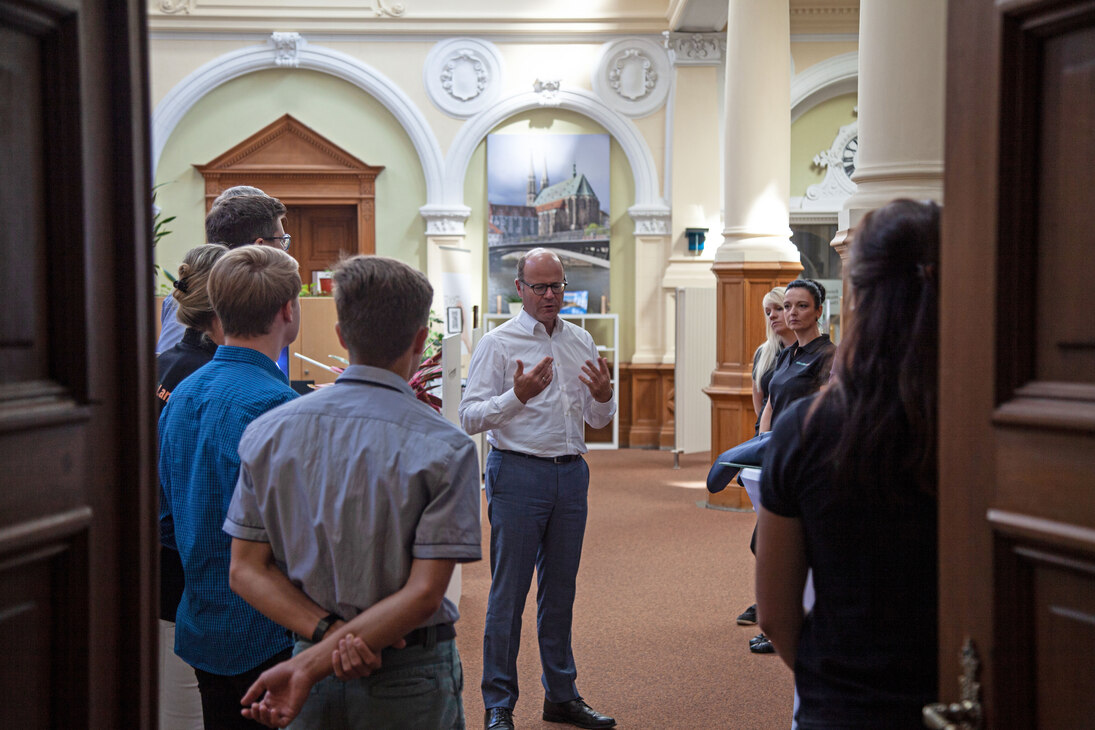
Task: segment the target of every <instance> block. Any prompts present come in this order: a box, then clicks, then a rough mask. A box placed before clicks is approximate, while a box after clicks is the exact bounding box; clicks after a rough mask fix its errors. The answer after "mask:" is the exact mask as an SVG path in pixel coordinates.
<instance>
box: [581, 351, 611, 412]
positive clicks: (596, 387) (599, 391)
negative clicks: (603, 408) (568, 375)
mask: <svg viewBox="0 0 1095 730" xmlns="http://www.w3.org/2000/svg"><path fill="white" fill-rule="evenodd" d="M582 372H583V373H585V377H584V378H583V377H582V376H581V375H579V376H578V380H581V381H582V382H583V383H585V385H586V387H587V388H589V392H590V395H592V396H593V399H594V400H595V401H597V402H598V403H607V402H608V401H609V400H610V399H611V398H612V378H611V377H610V376H609V372H608V361H607V360H605V359H604V358H603V357H599V358H597V364H596V365H594V364H593V363H592V362H591V361H589V360H586V364H585V365H583V366H582Z"/></svg>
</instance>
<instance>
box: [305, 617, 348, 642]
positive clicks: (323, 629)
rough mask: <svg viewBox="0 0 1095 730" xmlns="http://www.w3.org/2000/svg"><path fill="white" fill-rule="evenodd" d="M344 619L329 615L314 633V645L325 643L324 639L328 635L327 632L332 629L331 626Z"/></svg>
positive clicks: (317, 626) (322, 620) (320, 621)
mask: <svg viewBox="0 0 1095 730" xmlns="http://www.w3.org/2000/svg"><path fill="white" fill-rule="evenodd" d="M341 620H342V617H341V616H339V615H338V614H335V613H329V614H327V615H326V616H324V617H323V618H321V619H320V620H319V623H318V624H316V629H315V631H313V632H312V643H313V644H318V643H319V642H321V641H323V637H324V636H326V635H327V631H328V630H329V629H330V628H331V625H332V624H333V623H335V622H336V621H341Z"/></svg>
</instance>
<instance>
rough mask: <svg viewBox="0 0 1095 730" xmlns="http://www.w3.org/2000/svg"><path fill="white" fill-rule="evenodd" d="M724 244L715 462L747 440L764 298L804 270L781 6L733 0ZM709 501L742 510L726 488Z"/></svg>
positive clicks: (785, 9)
mask: <svg viewBox="0 0 1095 730" xmlns="http://www.w3.org/2000/svg"><path fill="white" fill-rule="evenodd" d="M726 48H727V59H726V100H725V102H726V107H725V108H726V113H725V119H726V125H725V127H726V128H725V132H724V135H723V145H724V164H723V169H724V170H725V179H726V182H725V184H724V191H723V202H724V216H725V217H724V221H725V223H724V228H723V243H722V245H721V246H719V248H718V250H717V251H716V252H715V263H714V265H713V266H712V270H713V271H714V272H715V276H716V278H717V279H718V285H717V287H718V295H717V299H718V314H717V320H718V325H717V326H718V335H717V344H716V348H717V363H716V364H715V370H714V372H713V373H712V374H711V385H710V386H709V387H708V388H707V390H706V392H707V394H708V395H709V396H710V397H711V457H712V459H714V458H715V457H716V456H717V455H718V454H719V453H720V452H721V451H723V450H725V449H727V448H729V447H730V446H733V445H734V444H737V443H740V442H742V441H744V440H746V439H748V438H750V437H752V435H753V422H754V421H755V418H756V416H755V413H754V412H753V402H752V381H751V373H750V371H751V369H752V364H753V352H754V350H755V349H756V347H757V345H759V344H760V343H761V342H762V341H763V340H764V337H765V332H764V327H765V322H764V317H763V310H762V309H761V300H762V299H763V297H764V294H765V293H766V292H767V291H768V290H769V289H771V288H772V287H773V286H776V285H777V284H784V283H786V282H787V281H790V280H791V279H793V278H794V277H795V276H797V275H798V273H799V272H800V271H802V264H801V263H799V253H798V249H797V248H795V246H794V244H792V243H791V240H790V238H791V229H790V225H789V219H790V215H789V211H788V205H789V197H790V188H791V113H790V108H791V85H790V77H791V67H790V58H791V22H790V9H789V6H788V4H787V3H780V2H771V0H730V7H729V18H728V21H727V40H726ZM708 503H709V504H711V505H714V506H721V507H748V506H749V499H748V497H747V496H746V495H745V490H744V489H742V488H740V487H736V486H732V487H727V488H726V490H724V491H723V492H721V493H719V494H716V495H711V496H710V497H709V499H708Z"/></svg>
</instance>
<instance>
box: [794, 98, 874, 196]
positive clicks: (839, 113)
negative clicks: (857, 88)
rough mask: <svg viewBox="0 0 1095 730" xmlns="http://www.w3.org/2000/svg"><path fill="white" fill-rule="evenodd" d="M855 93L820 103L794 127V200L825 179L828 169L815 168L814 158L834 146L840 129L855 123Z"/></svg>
mask: <svg viewBox="0 0 1095 730" xmlns="http://www.w3.org/2000/svg"><path fill="white" fill-rule="evenodd" d="M857 99H858V97H857V95H856V94H845V95H843V96H838V97H835V98H833V99H829V100H828V101H825V102H822V103H821V104H818V105H817V106H815V107H814V108H813V109H811V110H810V111H808V112H806V113H805V114H803V115H802V116H801V117H799V118H798V119H797V120H796V121H795V123H794V124H792V125H791V197H800V196H803V195H805V194H806V188H808V187H809V186H811V185H816V184H817V183H820V182H821V181H822V180H824V179H825V168H822V167H817V166H815V165H814V155H816V154H817V153H818V152H821V151H822V150H827V149H829V147H830V146H831V145H832V144H833V139H834V138H835V137H836V135H837V132H839V131H840V128H841V127H843V126H845V125H847V124H851V123H852V122H854V121H855V119H856V117H855V114H853V113H852V109H853V108H854V107H855V105H856V103H857Z"/></svg>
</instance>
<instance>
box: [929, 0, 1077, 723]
mask: <svg viewBox="0 0 1095 730" xmlns="http://www.w3.org/2000/svg"><path fill="white" fill-rule="evenodd" d="M947 75H948V82H947V129H946V180H945V182H946V188H945V189H946V207H945V209H944V214H943V252H942V263H941V276H942V279H941V282H942V283H941V286H942V299H941V325H940V326H941V376H940V378H941V394H940V397H941V401H940V469H941V483H940V512H939V513H940V541H941V545H940V547H941V552H940V566H939V567H940V570H939V577H940V639H939V641H940V657H939V666H940V685H941V694H942V697H943V699H945V700H947V701H953V700H956V699H958V697H959V676H960V675H961V674H962V673H963V668H962V666H960V659H959V655H960V651H961V649H962V647H963V646H964V645H965V644H966V642H967V640H969V642H970V646H971V647H972V648H973V649H974V650H975V651H976V653H977V655H978V657H979V661H980V670H979V671H980V674H979V676H973V674H972V672H973V671H975V668H974V662H973V661H972V656H971V657H970V660H969V661H967V665H968V668H969V670H970V672H969V673H967V674H966V676H967V679H970V680H977V681H979V682H980V683H981V687H980V690H981V696H982V702H983V711H984V716H985V720H986V725H985V726H986V727H992V728H1010V727H1016V728H1019V727H1022V728H1028V727H1039V728H1082V727H1086V728H1090V727H1095V308H1093V303H1095V225H1093V219H1092V211H1093V210H1095V186H1093V185H1092V184H1091V180H1090V177H1091V174H1092V169H1095V164H1093V163H1095V2H1091V0H1059V1H1056V2H1051V1H1048V0H1038V1H1035V0H997V1H996V2H993V1H992V0H976V1H973V0H970V1H968V2H952V3H950V4H949V18H948V50H947ZM974 689H975V688H974Z"/></svg>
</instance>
